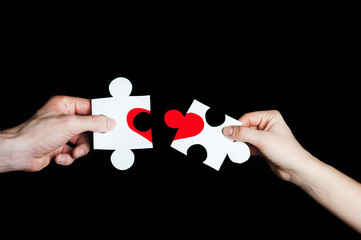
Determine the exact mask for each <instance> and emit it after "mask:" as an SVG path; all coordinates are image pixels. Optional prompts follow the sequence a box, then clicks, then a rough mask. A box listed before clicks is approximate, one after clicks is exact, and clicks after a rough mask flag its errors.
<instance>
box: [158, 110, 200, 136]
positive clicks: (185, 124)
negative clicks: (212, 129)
mask: <svg viewBox="0 0 361 240" xmlns="http://www.w3.org/2000/svg"><path fill="white" fill-rule="evenodd" d="M164 121H165V123H166V124H167V125H168V127H171V128H178V131H177V134H176V135H175V137H174V140H177V139H182V138H189V137H194V136H196V135H198V134H199V133H200V132H202V130H203V128H204V122H203V119H202V118H201V117H200V116H198V115H197V114H195V113H187V114H186V115H185V116H183V114H182V113H181V112H179V111H178V110H169V111H168V112H167V113H166V114H165V116H164Z"/></svg>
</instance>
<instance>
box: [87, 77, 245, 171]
mask: <svg viewBox="0 0 361 240" xmlns="http://www.w3.org/2000/svg"><path fill="white" fill-rule="evenodd" d="M131 91H132V84H131V83H130V81H129V80H128V79H126V78H116V79H114V80H113V81H112V82H111V83H110V85H109V92H110V94H111V95H112V97H108V98H99V99H92V114H94V115H98V114H102V115H105V116H108V117H111V118H113V119H115V120H116V121H117V127H116V128H115V129H114V130H112V131H110V132H107V133H94V149H108V150H115V151H114V152H113V153H112V155H111V162H112V164H113V165H114V167H115V168H117V169H119V170H126V169H128V168H130V167H131V166H132V165H133V163H134V153H133V152H132V151H131V149H147V148H153V143H152V132H151V129H149V130H148V131H145V132H143V131H139V130H138V129H136V128H135V127H134V123H133V120H134V118H135V117H136V116H137V115H138V114H139V113H143V112H145V113H148V114H150V96H149V95H147V96H130V93H131ZM208 109H209V107H208V106H206V105H204V104H203V103H201V102H199V101H197V100H194V101H193V103H192V105H191V106H190V108H189V110H188V112H187V113H186V115H185V116H183V114H182V113H181V112H179V111H178V110H170V111H168V112H167V113H166V114H165V116H164V120H165V123H166V124H167V125H168V126H169V127H171V128H177V129H178V131H177V133H176V135H175V137H174V140H173V143H172V144H171V147H172V148H174V149H176V150H178V151H180V152H182V153H183V154H187V150H188V148H190V147H191V146H192V145H196V144H200V145H202V146H203V147H204V148H205V149H206V151H207V158H206V160H205V161H204V164H206V165H208V166H210V167H212V168H214V169H216V170H219V169H220V167H221V165H222V163H223V161H224V159H225V158H226V156H227V155H228V156H229V158H230V159H231V161H233V162H235V163H242V162H245V161H247V160H248V158H249V156H250V151H249V148H248V146H247V145H246V144H245V143H243V142H237V141H232V140H230V139H228V138H226V137H225V136H224V135H223V133H222V129H223V127H225V126H230V125H232V126H241V122H239V121H237V120H235V119H233V118H231V117H229V116H227V115H226V120H225V121H224V123H223V124H221V125H220V126H217V127H212V126H210V125H209V124H208V123H207V121H206V116H205V115H206V112H207V111H208Z"/></svg>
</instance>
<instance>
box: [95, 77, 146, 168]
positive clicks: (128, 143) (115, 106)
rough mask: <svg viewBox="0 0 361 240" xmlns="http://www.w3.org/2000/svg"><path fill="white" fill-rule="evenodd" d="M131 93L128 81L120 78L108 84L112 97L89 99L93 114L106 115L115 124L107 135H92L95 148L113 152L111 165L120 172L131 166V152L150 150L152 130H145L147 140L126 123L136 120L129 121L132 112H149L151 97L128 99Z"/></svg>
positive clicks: (131, 118)
mask: <svg viewBox="0 0 361 240" xmlns="http://www.w3.org/2000/svg"><path fill="white" fill-rule="evenodd" d="M131 91H132V84H131V82H130V81H129V80H128V79H127V78H122V77H120V78H116V79H114V80H113V81H112V82H111V83H110V84H109V92H110V94H111V95H112V97H107V98H99V99H92V114H94V115H99V114H101V115H105V116H108V117H110V118H113V119H115V120H116V122H117V126H116V128H115V129H114V130H112V131H110V132H107V133H94V140H93V141H94V149H105V150H115V151H114V152H113V153H112V155H111V162H112V164H113V166H114V167H115V168H117V169H119V170H126V169H128V168H130V167H131V166H132V165H133V163H134V153H133V152H132V151H131V149H146V148H153V143H152V139H151V129H150V130H148V131H147V137H146V136H144V134H142V133H140V132H137V131H136V129H134V125H133V123H132V122H129V121H133V119H134V117H135V116H132V117H130V118H129V113H131V114H133V113H134V111H132V110H133V109H137V111H138V112H148V113H150V96H149V95H146V96H130V94H131ZM133 115H134V114H133ZM132 128H133V129H132Z"/></svg>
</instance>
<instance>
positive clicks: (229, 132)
mask: <svg viewBox="0 0 361 240" xmlns="http://www.w3.org/2000/svg"><path fill="white" fill-rule="evenodd" d="M232 133H233V127H225V128H223V134H224V135H226V136H231V135H232Z"/></svg>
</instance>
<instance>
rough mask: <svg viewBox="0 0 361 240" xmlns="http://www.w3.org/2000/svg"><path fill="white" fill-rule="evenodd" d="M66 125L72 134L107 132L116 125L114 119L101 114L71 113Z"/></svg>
mask: <svg viewBox="0 0 361 240" xmlns="http://www.w3.org/2000/svg"><path fill="white" fill-rule="evenodd" d="M69 117H70V121H69V125H68V126H67V127H68V129H67V130H69V131H70V132H72V135H77V134H80V133H83V132H87V131H90V132H109V131H111V130H113V129H114V128H115V126H116V121H115V120H114V119H112V118H109V117H106V116H103V115H88V116H81V115H71V116H69Z"/></svg>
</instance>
